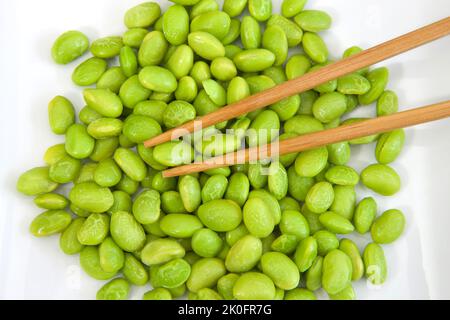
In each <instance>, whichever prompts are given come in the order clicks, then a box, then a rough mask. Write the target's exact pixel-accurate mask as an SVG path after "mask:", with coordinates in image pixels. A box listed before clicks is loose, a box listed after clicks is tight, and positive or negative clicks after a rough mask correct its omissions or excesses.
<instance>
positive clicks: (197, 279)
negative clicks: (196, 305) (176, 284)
mask: <svg viewBox="0 0 450 320" xmlns="http://www.w3.org/2000/svg"><path fill="white" fill-rule="evenodd" d="M225 274H226V269H225V264H224V262H223V261H222V260H220V259H217V258H202V259H200V260H198V261H197V262H196V263H194V265H193V266H192V270H191V274H190V276H189V279H188V280H187V282H186V285H187V288H188V289H189V290H190V291H192V292H197V291H198V290H200V289H203V288H211V287H213V286H215V285H216V283H217V281H218V280H219V279H220V278H221V277H223V276H224V275H225Z"/></svg>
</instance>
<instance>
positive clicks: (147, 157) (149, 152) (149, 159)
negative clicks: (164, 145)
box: [138, 144, 167, 185]
mask: <svg viewBox="0 0 450 320" xmlns="http://www.w3.org/2000/svg"><path fill="white" fill-rule="evenodd" d="M138 154H139V156H140V157H141V158H142V160H144V162H145V163H147V164H148V165H149V166H150V167H151V168H152V169H154V170H164V169H166V168H167V167H166V166H163V165H162V164H160V163H159V162H157V161H156V160H155V159H154V157H153V148H146V147H145V146H144V145H143V144H139V145H138ZM152 180H153V178H152ZM143 181H144V180H143ZM143 181H142V182H143ZM151 183H152V181H150V185H151Z"/></svg>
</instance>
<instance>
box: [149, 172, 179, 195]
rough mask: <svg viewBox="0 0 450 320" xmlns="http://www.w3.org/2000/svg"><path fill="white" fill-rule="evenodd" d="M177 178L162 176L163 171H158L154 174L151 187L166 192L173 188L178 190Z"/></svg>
mask: <svg viewBox="0 0 450 320" xmlns="http://www.w3.org/2000/svg"><path fill="white" fill-rule="evenodd" d="M176 186H177V179H176V178H175V177H172V178H164V177H163V176H162V172H157V173H156V174H154V176H153V179H152V182H151V187H152V188H153V189H155V190H156V191H158V192H166V191H171V190H176Z"/></svg>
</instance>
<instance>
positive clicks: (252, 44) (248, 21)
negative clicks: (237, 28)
mask: <svg viewBox="0 0 450 320" xmlns="http://www.w3.org/2000/svg"><path fill="white" fill-rule="evenodd" d="M241 41H242V45H243V47H244V49H257V48H259V47H260V46H261V28H260V26H259V23H258V21H257V20H256V19H255V18H253V17H251V16H245V17H244V18H242V24H241Z"/></svg>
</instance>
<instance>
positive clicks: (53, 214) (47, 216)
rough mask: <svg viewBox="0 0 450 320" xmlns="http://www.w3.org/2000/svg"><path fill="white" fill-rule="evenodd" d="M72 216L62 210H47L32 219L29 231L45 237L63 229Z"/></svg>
mask: <svg viewBox="0 0 450 320" xmlns="http://www.w3.org/2000/svg"><path fill="white" fill-rule="evenodd" d="M71 222H72V217H71V216H70V214H69V213H67V212H66V211H64V210H48V211H45V212H43V213H41V214H40V215H38V216H37V217H35V218H34V219H33V221H32V222H31V224H30V232H31V234H33V235H34V236H36V237H47V236H51V235H53V234H55V233H60V232H62V231H64V230H65V229H66V228H67V227H68V226H69V224H70V223H71Z"/></svg>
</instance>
